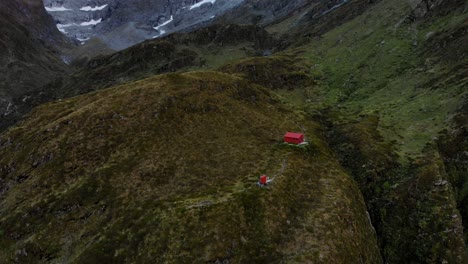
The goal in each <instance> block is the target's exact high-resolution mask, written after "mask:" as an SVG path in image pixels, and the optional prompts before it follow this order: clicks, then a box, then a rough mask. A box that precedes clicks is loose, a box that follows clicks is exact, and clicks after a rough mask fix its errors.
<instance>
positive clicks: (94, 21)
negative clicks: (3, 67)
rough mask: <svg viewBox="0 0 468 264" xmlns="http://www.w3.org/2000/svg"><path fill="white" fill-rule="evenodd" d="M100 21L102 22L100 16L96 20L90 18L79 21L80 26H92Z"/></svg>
mask: <svg viewBox="0 0 468 264" xmlns="http://www.w3.org/2000/svg"><path fill="white" fill-rule="evenodd" d="M101 22H102V18H100V19H98V20H94V19H91V21H88V22H83V23H81V24H80V26H94V25H97V24H99V23H101Z"/></svg>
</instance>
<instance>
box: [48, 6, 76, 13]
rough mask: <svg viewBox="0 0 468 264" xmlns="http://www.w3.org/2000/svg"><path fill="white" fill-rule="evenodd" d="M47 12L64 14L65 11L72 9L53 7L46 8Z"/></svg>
mask: <svg viewBox="0 0 468 264" xmlns="http://www.w3.org/2000/svg"><path fill="white" fill-rule="evenodd" d="M45 9H46V11H47V12H63V11H70V10H71V9H68V8H65V7H63V6H52V7H47V6H46V7H45Z"/></svg>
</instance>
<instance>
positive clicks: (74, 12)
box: [44, 0, 243, 50]
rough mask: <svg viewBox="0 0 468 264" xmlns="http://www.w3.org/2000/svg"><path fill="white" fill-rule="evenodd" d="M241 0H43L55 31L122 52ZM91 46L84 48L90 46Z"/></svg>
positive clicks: (198, 21) (189, 25) (208, 17)
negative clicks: (58, 29) (53, 20)
mask: <svg viewBox="0 0 468 264" xmlns="http://www.w3.org/2000/svg"><path fill="white" fill-rule="evenodd" d="M242 1H243V0H229V1H228V0H214V1H206V0H203V1H200V0H198V1H197V0H172V1H167V0H156V1H154V0H152V1H151V0H136V1H126V0H98V1H91V2H90V1H88V0H78V1H76V0H65V1H64V0H60V1H58V0H46V1H45V2H44V4H45V5H46V8H47V9H48V10H49V13H50V14H51V15H52V16H54V18H55V20H56V22H57V27H58V28H60V29H61V31H62V32H63V33H64V34H66V35H67V36H69V37H72V38H75V39H77V40H79V41H81V42H83V43H84V42H86V41H88V40H89V39H90V38H92V37H94V38H96V39H98V40H99V41H102V42H103V43H104V44H105V45H107V46H108V47H109V48H110V49H113V50H122V49H124V48H127V47H129V46H132V45H135V44H137V43H140V42H142V41H144V40H147V39H151V38H155V37H159V36H163V35H165V34H168V33H171V32H176V31H182V30H188V29H193V28H194V27H197V25H198V27H200V26H203V25H204V24H205V23H207V22H209V21H211V20H212V19H213V18H214V17H216V16H218V15H220V14H223V13H224V12H225V11H226V10H229V9H230V8H232V7H234V6H236V5H238V4H239V3H241V2H242ZM93 45H94V44H93V43H92V42H90V43H88V45H87V46H91V47H92V46H93Z"/></svg>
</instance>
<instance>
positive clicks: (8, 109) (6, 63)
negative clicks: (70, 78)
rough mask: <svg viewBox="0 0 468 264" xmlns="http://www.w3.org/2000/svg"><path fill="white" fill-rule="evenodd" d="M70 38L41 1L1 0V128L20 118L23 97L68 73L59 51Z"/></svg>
mask: <svg viewBox="0 0 468 264" xmlns="http://www.w3.org/2000/svg"><path fill="white" fill-rule="evenodd" d="M65 46H67V40H66V38H65V37H63V35H61V34H60V32H58V30H57V29H56V28H55V27H54V23H53V20H52V18H51V17H50V16H48V15H47V13H46V11H45V10H44V7H43V6H42V2H41V1H29V0H5V1H1V2H0V128H3V127H5V126H7V125H8V124H10V123H11V122H12V121H13V120H14V119H15V118H17V115H18V113H17V111H18V109H17V105H16V104H15V102H14V100H23V101H24V103H28V102H27V101H28V98H27V97H25V96H24V94H25V93H28V92H37V91H38V89H39V88H40V87H41V86H42V85H44V84H46V83H47V82H49V81H50V80H51V79H53V78H55V77H57V76H60V75H61V74H63V73H64V72H66V68H67V67H66V65H65V64H64V63H63V62H62V60H61V58H60V54H59V52H58V51H57V50H58V49H60V48H63V47H65Z"/></svg>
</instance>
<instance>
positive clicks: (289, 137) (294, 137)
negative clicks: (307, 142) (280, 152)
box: [284, 132, 304, 145]
mask: <svg viewBox="0 0 468 264" xmlns="http://www.w3.org/2000/svg"><path fill="white" fill-rule="evenodd" d="M284 142H286V143H289V144H296V145H297V144H301V143H302V142H304V134H301V133H294V132H288V133H286V135H284Z"/></svg>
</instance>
